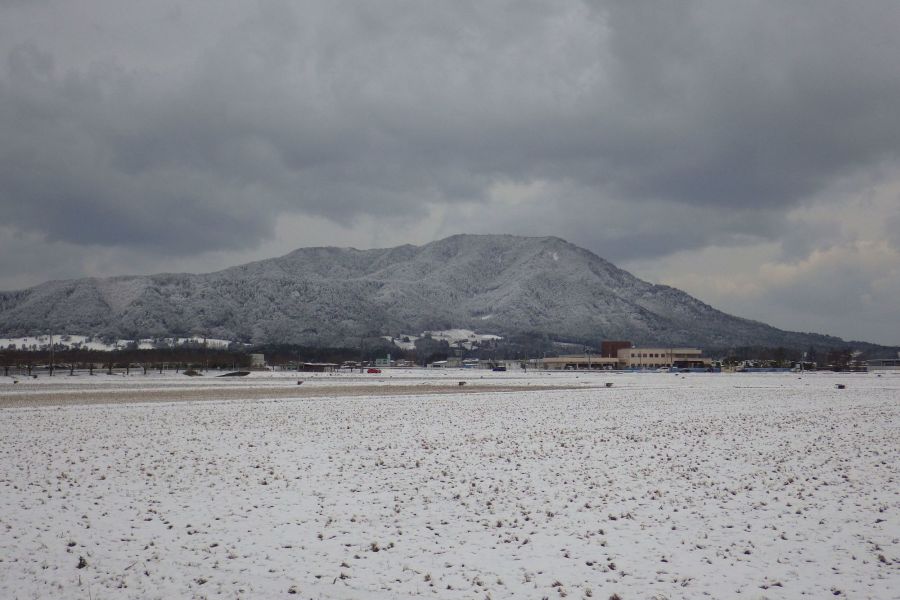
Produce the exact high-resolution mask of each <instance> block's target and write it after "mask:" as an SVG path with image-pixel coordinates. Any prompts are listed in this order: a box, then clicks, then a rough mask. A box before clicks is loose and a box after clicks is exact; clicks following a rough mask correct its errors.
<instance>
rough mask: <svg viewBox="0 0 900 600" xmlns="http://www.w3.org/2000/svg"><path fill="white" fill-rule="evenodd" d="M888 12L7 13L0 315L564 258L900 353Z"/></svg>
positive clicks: (467, 5) (494, 8) (3, 3)
mask: <svg viewBox="0 0 900 600" xmlns="http://www.w3.org/2000/svg"><path fill="white" fill-rule="evenodd" d="M898 32H900V2H897V0H885V1H883V2H881V1H867V0H860V1H857V2H847V1H846V0H808V1H801V0H798V1H794V2H784V1H775V0H772V1H767V2H755V1H752V0H740V1H734V2H732V1H726V0H708V1H692V0H678V1H667V2H662V1H661V2H649V1H648V2H635V1H632V0H620V1H610V2H576V1H571V2H564V1H560V0H547V1H545V2H542V1H532V0H516V1H508V2H504V1H497V2H490V1H487V0H479V1H472V2H468V1H461V0H453V1H449V0H448V1H446V2H422V1H421V0H409V1H400V0H398V1H393V0H387V1H380V2H358V1H355V0H354V1H347V2H343V1H340V0H325V1H322V2H317V1H292V2H289V1H283V2H279V1H273V2H258V3H254V2H248V1H246V0H240V1H230V0H210V1H205V0H192V1H191V2H177V1H170V0H154V1H153V2H128V1H123V0H79V1H78V2H72V1H71V0H66V1H63V0H60V1H54V0H44V1H42V0H0V289H16V288H21V287H26V286H30V285H34V284H37V283H40V282H42V281H45V280H48V279H57V278H72V277H80V276H85V275H91V276H106V275H116V274H128V273H150V272H157V271H182V270H186V271H207V270H214V269H218V268H223V267H226V266H230V265H232V264H237V263H239V262H244V261H247V260H254V259H259V258H265V257H269V256H275V255H279V254H283V253H285V252H288V251H290V250H292V249H294V248H296V247H300V246H310V245H339V246H355V247H358V248H369V247H383V246H393V245H396V244H400V243H407V242H408V243H424V242H428V241H432V240H434V239H438V238H441V237H445V236H447V235H450V234H453V233H462V232H471V233H516V234H526V235H557V236H560V237H563V238H565V239H568V240H569V241H571V242H574V243H576V244H578V245H581V246H584V247H586V248H588V249H590V250H592V251H594V252H596V253H597V254H599V255H601V256H603V257H604V258H607V259H609V260H611V261H613V262H615V263H616V264H618V265H619V266H621V267H623V268H626V269H628V270H630V271H632V272H633V273H635V274H636V275H638V276H639V277H642V278H644V279H648V280H651V281H655V282H661V283H667V284H670V285H674V286H676V287H679V288H682V289H684V290H686V291H688V292H689V293H692V294H694V295H695V296H697V297H699V298H701V299H702V300H704V301H706V302H708V303H710V304H712V305H714V306H716V307H717V308H721V309H723V310H725V311H727V312H731V313H734V314H737V315H740V316H745V317H750V318H755V319H759V320H762V321H766V322H769V323H771V324H773V325H776V326H778V327H782V328H787V329H794V330H804V331H806V330H811V331H818V332H823V333H830V334H834V335H839V336H841V337H844V338H849V339H864V340H869V341H874V342H881V343H888V344H900V58H898V57H900V35H898Z"/></svg>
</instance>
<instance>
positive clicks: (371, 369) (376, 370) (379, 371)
mask: <svg viewBox="0 0 900 600" xmlns="http://www.w3.org/2000/svg"><path fill="white" fill-rule="evenodd" d="M366 373H381V369H376V368H375V367H369V370H367V371H366Z"/></svg>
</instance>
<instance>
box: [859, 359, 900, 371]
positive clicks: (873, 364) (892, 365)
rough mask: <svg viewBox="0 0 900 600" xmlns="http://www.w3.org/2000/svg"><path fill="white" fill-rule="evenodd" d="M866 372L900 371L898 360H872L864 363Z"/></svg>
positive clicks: (899, 361) (899, 360)
mask: <svg viewBox="0 0 900 600" xmlns="http://www.w3.org/2000/svg"><path fill="white" fill-rule="evenodd" d="M866 370H867V371H900V358H873V359H871V360H868V361H866Z"/></svg>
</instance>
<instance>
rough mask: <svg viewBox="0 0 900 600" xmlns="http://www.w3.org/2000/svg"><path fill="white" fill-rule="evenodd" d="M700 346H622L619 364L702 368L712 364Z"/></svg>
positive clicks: (628, 366)
mask: <svg viewBox="0 0 900 600" xmlns="http://www.w3.org/2000/svg"><path fill="white" fill-rule="evenodd" d="M702 354H703V351H702V350H700V349H699V348H622V349H620V350H619V365H620V366H621V368H623V369H660V368H672V367H675V368H678V369H702V368H706V367H710V366H711V365H712V359H709V358H703V356H702Z"/></svg>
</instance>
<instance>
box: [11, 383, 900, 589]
mask: <svg viewBox="0 0 900 600" xmlns="http://www.w3.org/2000/svg"><path fill="white" fill-rule="evenodd" d="M467 378H468V379H467ZM296 380H297V374H296V373H293V374H290V373H287V374H281V373H279V374H273V373H266V374H253V375H252V376H251V377H248V378H243V379H242V381H239V382H235V381H228V380H226V379H212V378H209V377H197V378H187V377H183V376H181V377H175V376H160V377H154V376H142V375H135V376H132V377H121V376H118V377H106V376H96V377H73V378H66V377H54V378H52V380H51V379H50V378H41V379H38V380H28V381H21V382H20V383H18V384H13V383H12V380H11V379H8V378H0V406H7V408H0V598H11V599H12V598H22V599H24V598H88V599H92V600H93V599H109V598H141V599H143V598H190V597H195V598H219V597H221V598H281V597H285V598H316V599H318V598H339V599H372V598H374V599H393V598H410V597H416V598H442V599H443V598H449V599H457V598H458V599H469V598H493V599H501V598H545V597H546V598H561V597H566V596H568V597H570V598H599V599H602V600H606V599H608V598H610V597H614V595H618V597H620V598H621V599H622V600H632V599H645V598H657V599H662V598H666V599H675V598H702V597H707V598H748V599H758V598H784V599H788V598H790V599H794V598H826V597H828V598H833V597H839V598H878V599H882V598H883V599H888V598H898V597H900V516H898V515H900V513H898V511H900V485H898V482H900V376H896V375H884V376H881V377H879V376H876V375H873V374H858V375H849V374H841V375H836V374H830V375H829V374H814V375H803V376H798V375H796V374H793V375H787V374H776V375H738V374H735V375H706V374H702V375H700V374H697V375H693V374H692V375H672V374H640V375H638V374H615V375H613V374H594V373H589V374H585V373H581V374H579V373H554V374H552V375H551V374H546V373H528V374H527V375H526V374H511V373H490V372H488V373H477V374H476V375H473V374H472V373H471V372H463V371H459V372H454V371H446V372H441V373H431V372H425V371H407V372H402V371H395V372H391V373H386V374H384V375H382V376H379V377H372V376H366V375H354V376H347V375H342V376H328V375H319V376H309V375H308V374H304V377H303V384H302V385H301V386H297V381H296ZM463 380H466V381H467V385H465V386H459V385H458V384H459V381H463ZM607 382H609V383H612V384H613V385H612V387H605V383H607ZM836 383H843V384H845V385H846V389H836V387H835V384H836ZM242 386H244V387H242ZM291 386H292V387H293V389H296V390H297V396H296V397H291V395H290V394H289V392H288V391H287V390H288V389H289V388H290V387H291ZM416 386H421V389H422V393H411V390H412V389H413V388H414V387H416ZM454 386H455V387H457V388H458V389H457V391H452V390H450V388H452V387H454ZM476 386H477V387H476ZM529 387H532V388H533V389H532V390H529V389H528V388H529ZM553 387H560V388H567V389H550V388H553ZM401 388H402V389H403V392H404V393H403V394H400V393H398V392H397V390H398V389H401ZM470 388H471V389H475V390H476V391H475V392H470V393H466V391H467V390H468V389H470ZM185 389H193V390H195V391H197V390H203V394H204V395H203V397H204V398H206V400H204V401H193V400H182V401H174V400H175V399H176V398H179V397H180V396H179V395H178V391H179V390H185ZM241 389H245V390H247V398H260V397H263V398H264V399H253V400H251V399H247V398H241V397H237V396H239V395H240V393H239V392H235V390H241ZM438 389H440V390H441V391H443V392H445V393H442V394H437V393H432V392H434V391H435V390H438ZM136 390H155V391H156V392H157V393H158V394H159V395H160V398H161V399H162V400H165V398H166V397H167V395H170V397H171V398H172V400H173V401H169V402H166V401H162V402H160V401H157V402H126V401H121V402H111V403H103V404H98V403H93V404H92V403H88V402H86V401H85V402H82V401H79V399H78V398H82V399H83V400H89V397H90V395H91V394H94V393H96V394H101V393H104V394H107V395H110V394H114V393H115V392H116V391H120V392H121V397H122V398H123V399H125V398H128V397H130V395H132V396H135V397H136V396H137V394H135V391H136ZM226 390H227V393H225V392H226ZM266 390H271V391H272V392H273V393H272V394H271V397H270V398H269V399H265V398H266V394H265V393H264V392H265V391H266ZM275 390H278V393H275ZM350 390H353V393H352V394H351V393H350ZM504 390H515V391H504ZM251 391H252V393H251ZM300 391H303V395H302V396H301V395H300ZM219 392H221V397H222V398H228V399H218V400H217V399H216V394H217V393H219ZM53 393H59V394H60V395H61V396H63V397H64V398H63V399H62V400H61V401H60V402H57V403H56V404H55V405H52V406H49V405H41V404H33V405H29V404H28V402H27V397H28V396H29V395H35V397H37V396H38V395H41V394H43V395H44V396H47V395H48V394H53ZM148 393H149V392H148ZM334 393H337V394H338V395H337V396H335V395H334ZM79 394H81V395H80V396H79ZM236 395H237V396H236ZM4 402H5V404H4ZM10 406H12V407H10Z"/></svg>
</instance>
